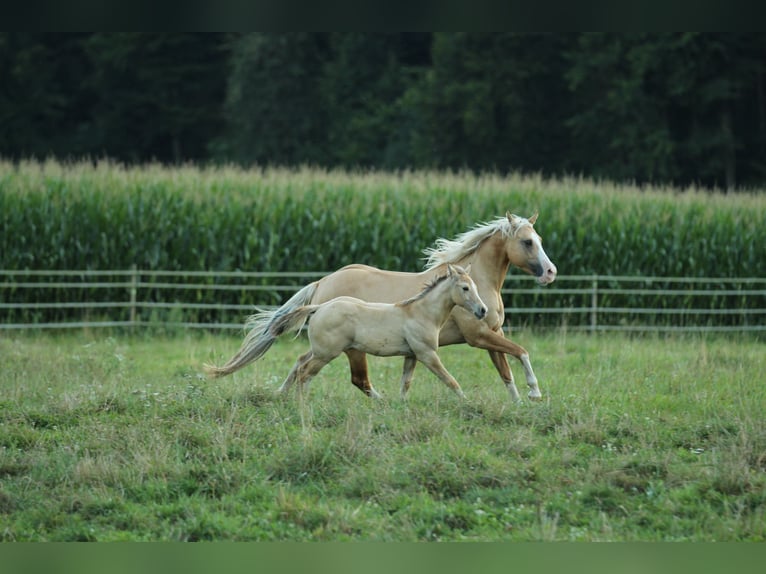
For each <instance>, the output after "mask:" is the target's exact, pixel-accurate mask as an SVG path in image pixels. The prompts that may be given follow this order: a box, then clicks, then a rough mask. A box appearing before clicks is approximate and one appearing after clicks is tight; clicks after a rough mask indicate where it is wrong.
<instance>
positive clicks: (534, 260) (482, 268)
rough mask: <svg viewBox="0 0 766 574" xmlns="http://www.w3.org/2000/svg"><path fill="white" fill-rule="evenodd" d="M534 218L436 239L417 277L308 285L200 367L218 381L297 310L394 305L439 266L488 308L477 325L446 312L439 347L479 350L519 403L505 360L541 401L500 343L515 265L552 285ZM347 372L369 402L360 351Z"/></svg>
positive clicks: (349, 271) (351, 272)
mask: <svg viewBox="0 0 766 574" xmlns="http://www.w3.org/2000/svg"><path fill="white" fill-rule="evenodd" d="M536 220H537V214H535V215H533V216H532V217H530V218H529V219H525V218H523V217H518V216H516V215H511V214H510V213H506V215H505V217H499V218H497V219H495V220H494V221H491V222H489V223H484V224H481V225H478V226H476V227H474V228H473V229H470V230H469V231H466V232H465V233H462V234H460V235H458V236H457V237H456V238H455V239H454V240H452V241H450V240H447V239H438V240H437V241H436V247H435V248H433V249H427V250H426V252H425V253H426V255H428V262H427V264H426V269H425V271H423V272H421V273H402V272H398V271H384V270H381V269H376V268H375V267H368V266H366V265H348V266H346V267H343V268H342V269H339V270H338V271H335V272H334V273H331V274H329V275H327V276H325V277H323V278H322V279H319V280H318V281H315V282H313V283H310V284H308V285H306V286H305V287H303V288H302V289H301V290H300V291H298V292H297V293H296V294H295V295H293V296H292V297H291V298H290V299H289V300H288V301H287V302H286V303H285V304H284V305H282V306H281V307H279V308H278V309H275V310H270V311H261V312H259V313H256V314H254V315H252V316H251V317H249V318H248V320H247V322H246V324H245V328H247V329H249V332H248V333H247V335H246V336H245V340H244V341H243V342H242V346H241V347H240V349H239V351H237V353H236V354H235V355H234V356H233V357H231V359H229V360H228V361H227V362H226V364H225V365H223V366H222V367H210V366H208V367H207V372H208V373H209V374H210V375H212V376H223V375H228V374H230V373H233V372H235V371H238V370H239V369H241V368H242V367H244V366H246V365H248V364H250V363H252V362H253V361H255V360H257V359H259V358H260V357H262V356H263V355H264V354H265V353H266V351H268V350H269V348H270V347H271V345H272V344H273V343H274V341H275V337H274V336H273V335H272V334H271V332H270V328H269V327H270V325H271V323H272V322H273V321H274V320H276V319H277V318H278V317H280V316H281V315H283V314H285V313H288V312H290V311H291V310H293V309H295V308H297V307H300V306H301V305H308V304H318V303H322V302H325V301H329V300H330V299H333V298H334V297H338V296H341V295H347V296H352V297H356V298H358V299H362V300H363V301H377V302H381V303H394V302H396V301H401V300H403V299H406V298H408V297H411V296H412V295H414V294H415V293H417V292H418V291H419V289H420V287H421V286H422V285H423V284H424V283H425V282H427V281H429V280H431V279H432V278H433V277H435V276H437V275H439V274H441V273H443V271H441V269H442V266H443V265H444V264H446V263H454V264H457V265H462V266H464V267H465V266H468V264H471V271H470V275H471V278H472V279H473V280H474V282H475V283H476V286H477V289H478V291H479V295H480V296H481V298H482V300H483V301H486V302H487V304H488V312H487V316H486V317H485V318H484V320H482V321H476V320H474V319H473V317H471V315H470V314H469V313H467V312H466V311H464V310H463V309H460V308H455V309H453V311H452V315H451V317H450V319H449V320H448V321H447V323H445V325H444V327H443V328H442V331H441V333H440V334H439V345H452V344H456V343H468V344H469V345H471V346H473V347H478V348H480V349H486V350H487V351H489V356H490V358H491V360H492V363H493V364H494V366H495V368H496V369H497V372H498V373H499V374H500V378H501V379H502V381H503V382H504V383H505V386H506V388H507V389H508V392H509V393H510V395H511V398H512V399H513V400H515V401H518V400H519V392H518V390H517V389H516V385H515V383H514V380H513V374H512V373H511V368H510V365H509V364H508V360H507V359H506V357H505V355H506V354H509V355H511V356H513V357H515V358H516V359H517V360H519V361H520V362H521V365H522V366H523V368H524V372H525V375H526V380H527V385H528V386H529V395H528V396H529V398H530V399H540V398H541V396H542V395H541V394H540V389H539V387H538V384H537V378H536V377H535V374H534V372H533V370H532V364H531V363H530V360H529V353H527V351H526V350H525V349H524V348H523V347H521V346H520V345H517V344H516V343H513V342H512V341H509V340H508V339H506V338H505V337H504V335H503V322H504V319H505V310H504V307H503V300H502V298H501V297H500V289H501V288H502V286H503V281H504V280H505V276H506V274H507V273H508V267H509V266H510V265H514V266H516V267H518V268H519V269H521V270H522V271H524V272H526V273H529V274H531V275H534V276H535V277H536V278H537V282H538V283H539V284H540V285H547V284H549V283H552V282H553V281H554V279H556V266H555V265H554V264H553V263H551V260H550V259H548V256H547V255H546V254H545V251H544V250H543V246H542V242H541V239H540V236H539V235H538V234H537V233H536V232H535V229H534V227H533V225H534V223H535V221H536ZM346 356H347V357H348V361H349V366H350V367H351V382H352V383H353V384H354V385H356V386H357V387H359V389H361V390H362V391H363V392H365V393H367V394H368V395H370V394H371V392H370V389H371V388H372V386H371V385H370V381H369V377H368V373H367V358H366V356H365V354H364V353H363V352H361V351H357V350H355V349H349V350H348V351H346Z"/></svg>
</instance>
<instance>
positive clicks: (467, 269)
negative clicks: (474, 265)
mask: <svg viewBox="0 0 766 574" xmlns="http://www.w3.org/2000/svg"><path fill="white" fill-rule="evenodd" d="M463 271H465V274H466V275H470V274H471V264H470V263H469V264H468V265H467V266H466V268H465V269H464V270H463Z"/></svg>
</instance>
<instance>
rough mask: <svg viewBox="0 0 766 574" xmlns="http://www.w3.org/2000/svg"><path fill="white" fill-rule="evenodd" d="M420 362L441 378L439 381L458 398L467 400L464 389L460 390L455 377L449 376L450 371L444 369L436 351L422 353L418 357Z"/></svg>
mask: <svg viewBox="0 0 766 574" xmlns="http://www.w3.org/2000/svg"><path fill="white" fill-rule="evenodd" d="M417 359H418V361H420V362H421V363H423V364H424V365H425V366H426V367H428V370H429V371H431V372H432V373H433V374H434V375H436V376H437V377H439V379H440V380H441V381H442V382H443V383H444V384H445V385H447V386H448V387H449V388H450V389H452V390H453V391H455V393H456V394H457V396H459V397H460V398H461V399H464V398H466V396H465V393H464V392H463V389H461V388H460V385H459V384H458V382H457V381H456V380H455V377H453V376H452V375H450V374H449V371H447V369H445V368H444V365H443V364H442V362H441V359H439V355H437V354H436V351H434V350H428V351H421V352H419V353H418V355H417Z"/></svg>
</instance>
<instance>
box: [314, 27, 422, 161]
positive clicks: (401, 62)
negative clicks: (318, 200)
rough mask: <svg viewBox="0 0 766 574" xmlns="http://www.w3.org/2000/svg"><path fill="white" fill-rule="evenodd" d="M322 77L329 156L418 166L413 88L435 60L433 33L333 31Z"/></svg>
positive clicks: (332, 159)
mask: <svg viewBox="0 0 766 574" xmlns="http://www.w3.org/2000/svg"><path fill="white" fill-rule="evenodd" d="M330 46H331V51H330V53H329V55H328V59H327V62H326V63H325V64H324V67H323V70H322V77H321V84H320V89H321V97H322V104H323V106H324V108H325V109H326V111H327V113H328V116H329V118H331V121H330V122H329V128H328V134H327V143H328V145H329V153H330V157H329V161H330V162H331V163H333V164H337V165H344V166H375V167H381V168H402V167H407V166H409V165H412V163H413V159H412V157H411V145H412V137H413V134H414V132H415V131H416V130H417V129H418V126H417V125H416V123H415V118H414V117H413V113H412V110H409V109H408V101H407V92H408V90H409V89H411V88H413V87H414V86H416V85H417V83H418V81H419V79H420V78H421V76H422V75H423V73H424V71H425V70H426V69H427V66H428V65H429V64H430V34H406V33H405V34H361V33H352V34H346V33H343V34H332V35H331V37H330Z"/></svg>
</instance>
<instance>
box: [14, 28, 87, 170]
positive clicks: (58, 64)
mask: <svg viewBox="0 0 766 574" xmlns="http://www.w3.org/2000/svg"><path fill="white" fill-rule="evenodd" d="M86 39H87V35H85V34H62V33H56V34H52V33H46V34H40V33H30V32H22V33H19V32H5V33H2V34H0V78H2V81H0V155H2V156H6V157H21V156H25V155H26V156H28V155H37V156H42V157H44V156H48V155H56V156H59V157H67V156H81V155H82V154H86V153H89V152H90V142H89V141H88V137H89V134H88V128H87V126H88V123H89V118H90V111H89V110H90V108H91V106H92V105H93V102H94V95H93V93H92V91H91V90H90V89H89V88H88V85H87V84H88V78H89V76H90V74H91V73H92V65H91V62H90V61H89V59H88V56H87V54H86V53H85V51H84V48H83V42H84V41H85V40H86Z"/></svg>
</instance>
